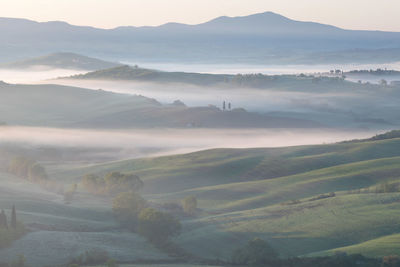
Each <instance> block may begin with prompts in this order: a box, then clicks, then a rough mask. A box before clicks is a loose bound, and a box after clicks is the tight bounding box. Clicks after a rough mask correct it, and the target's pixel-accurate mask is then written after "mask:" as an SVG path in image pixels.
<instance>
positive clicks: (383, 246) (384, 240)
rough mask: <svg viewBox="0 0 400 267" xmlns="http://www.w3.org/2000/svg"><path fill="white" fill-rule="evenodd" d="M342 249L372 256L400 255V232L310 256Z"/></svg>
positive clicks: (314, 254)
mask: <svg viewBox="0 0 400 267" xmlns="http://www.w3.org/2000/svg"><path fill="white" fill-rule="evenodd" d="M340 251H346V252H347V253H350V254H365V255H369V256H370V257H383V256H387V255H397V256H400V234H393V235H388V236H383V237H379V238H376V239H372V240H368V241H365V242H362V243H359V244H355V245H351V246H346V247H340V248H335V249H332V250H326V251H321V252H316V253H312V254H310V256H322V255H332V254H334V253H335V252H340Z"/></svg>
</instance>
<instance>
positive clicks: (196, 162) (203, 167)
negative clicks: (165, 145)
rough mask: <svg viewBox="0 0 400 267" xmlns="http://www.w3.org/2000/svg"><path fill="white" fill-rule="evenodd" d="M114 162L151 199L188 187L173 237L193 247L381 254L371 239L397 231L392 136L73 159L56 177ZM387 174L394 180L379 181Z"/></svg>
mask: <svg viewBox="0 0 400 267" xmlns="http://www.w3.org/2000/svg"><path fill="white" fill-rule="evenodd" d="M112 170H119V171H123V172H133V173H135V174H138V175H139V176H140V177H141V178H142V179H143V180H144V183H145V188H144V193H145V194H146V197H147V198H148V199H152V200H153V201H156V202H160V203H165V202H171V201H172V202H174V201H180V200H181V199H183V198H184V197H185V196H188V195H195V196H196V197H197V199H198V202H199V207H200V208H201V209H202V212H201V214H199V215H198V216H197V217H196V218H192V219H188V220H185V221H184V226H185V227H184V232H183V234H182V235H181V236H180V237H179V238H178V240H177V242H178V243H179V244H180V245H181V246H183V247H185V248H186V249H187V250H189V251H190V252H192V253H194V254H196V255H199V256H201V257H208V258H227V257H229V255H230V254H231V253H232V251H233V250H234V249H236V248H237V247H238V246H240V245H241V244H244V243H245V242H246V241H247V240H249V239H250V238H254V237H261V238H264V239H267V240H268V241H269V242H270V243H271V244H272V245H273V246H274V247H275V248H276V249H277V250H278V251H279V253H280V254H281V255H282V256H300V255H309V254H312V253H322V252H321V251H328V252H324V253H329V251H334V250H340V251H345V252H349V253H351V252H357V253H363V254H364V255H366V256H370V255H373V256H384V255H386V254H387V253H386V250H385V249H382V247H380V245H379V244H380V243H379V242H381V241H379V242H375V243H374V240H375V239H378V240H380V239H379V238H381V237H382V238H383V237H385V236H390V235H396V234H398V233H400V219H399V218H398V216H397V212H396V210H398V209H399V208H400V204H399V203H400V139H399V138H389V139H384V140H378V141H363V142H351V143H338V144H331V145H318V146H299V147H288V148H271V149H269V148H260V149H215V150H208V151H201V152H196V153H191V154H186V155H178V156H168V157H160V158H150V159H138V160H129V161H121V162H115V163H109V164H100V165H94V166H91V167H84V168H77V169H75V170H71V171H70V172H63V173H60V176H58V177H59V179H66V177H69V179H77V180H79V177H81V176H82V175H83V174H85V173H99V174H101V173H105V172H108V171H112ZM54 175H55V176H56V177H57V173H55V174H54ZM385 184H392V185H393V188H395V189H394V190H391V191H387V192H385V191H382V190H381V189H380V188H383V186H384V185H385ZM332 192H334V193H332ZM370 240H371V241H370ZM369 242H372V243H371V244H375V245H370V243H369ZM364 244H365V245H364ZM388 246H390V245H388V244H386V247H388ZM396 247H397V246H396ZM388 251H391V252H393V251H394V249H392V250H388ZM312 255H314V254H312Z"/></svg>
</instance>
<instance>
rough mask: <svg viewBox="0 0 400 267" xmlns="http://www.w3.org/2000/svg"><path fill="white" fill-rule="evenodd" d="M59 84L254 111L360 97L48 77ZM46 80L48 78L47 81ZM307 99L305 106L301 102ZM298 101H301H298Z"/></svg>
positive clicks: (300, 107) (315, 107)
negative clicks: (227, 103)
mask: <svg viewBox="0 0 400 267" xmlns="http://www.w3.org/2000/svg"><path fill="white" fill-rule="evenodd" d="M50 82H51V83H56V84H60V85H68V86H76V87H83V88H88V89H93V90H98V89H102V90H106V91H111V92H115V93H124V94H135V95H143V96H146V97H150V98H154V99H156V100H158V101H160V102H162V103H172V102H173V101H174V100H178V99H179V100H181V101H183V102H184V103H185V104H186V105H188V106H192V107H193V106H207V105H210V104H211V105H215V106H218V107H221V105H222V102H223V101H227V102H230V103H231V104H232V108H245V109H246V110H248V111H254V112H271V111H285V112H290V111H292V112H302V111H310V110H318V109H319V107H320V106H321V105H322V106H324V107H326V106H329V107H330V108H331V109H338V108H339V107H337V106H336V105H339V104H338V103H342V102H343V101H349V100H351V99H353V98H358V100H360V97H361V96H359V95H358V94H356V93H354V92H334V93H332V92H325V91H321V92H318V93H311V92H306V91H302V89H301V88H299V90H298V91H296V92H295V91H289V90H281V89H279V90H276V89H275V88H271V89H252V88H220V87H216V86H207V87H202V86H196V85H189V84H178V83H163V84H161V83H151V82H136V81H116V80H113V81H106V80H74V79H59V80H53V81H50ZM47 83H48V82H47ZM305 101H307V102H308V103H310V104H309V105H307V106H305V105H304V102H305ZM299 103H301V104H299Z"/></svg>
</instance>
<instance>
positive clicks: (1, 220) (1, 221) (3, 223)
mask: <svg viewBox="0 0 400 267" xmlns="http://www.w3.org/2000/svg"><path fill="white" fill-rule="evenodd" d="M0 227H2V228H6V229H8V221H7V215H6V213H5V212H4V210H1V213H0ZM11 227H12V228H13V229H16V228H17V213H16V211H15V205H13V206H12V210H11Z"/></svg>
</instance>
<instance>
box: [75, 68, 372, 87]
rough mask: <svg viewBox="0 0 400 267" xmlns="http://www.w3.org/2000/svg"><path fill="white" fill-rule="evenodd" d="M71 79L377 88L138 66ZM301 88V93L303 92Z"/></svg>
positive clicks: (310, 78) (333, 80)
mask: <svg viewBox="0 0 400 267" xmlns="http://www.w3.org/2000/svg"><path fill="white" fill-rule="evenodd" d="M69 78H70V79H77V80H80V79H83V80H124V81H141V82H155V83H183V84H192V85H198V86H219V87H227V88H231V87H244V88H260V89H266V88H268V89H278V88H279V89H281V90H283V89H284V90H293V91H303V92H310V91H316V90H318V91H320V90H321V87H322V88H324V91H325V92H332V91H334V90H343V89H344V87H346V89H349V88H352V89H354V90H360V89H362V90H368V89H375V90H376V89H377V88H379V87H378V86H377V85H360V84H357V83H351V82H347V81H344V80H343V79H340V78H338V77H333V78H330V77H314V76H306V75H299V76H297V75H263V74H237V75H231V74H207V73H190V72H166V71H159V70H153V69H145V68H140V67H138V66H134V67H132V66H128V65H124V66H117V67H114V68H109V69H103V70H97V71H93V72H89V73H86V74H78V75H74V76H71V77H69ZM300 89H301V90H300Z"/></svg>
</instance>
